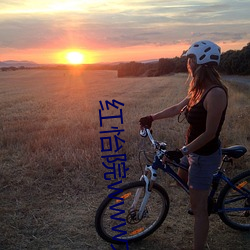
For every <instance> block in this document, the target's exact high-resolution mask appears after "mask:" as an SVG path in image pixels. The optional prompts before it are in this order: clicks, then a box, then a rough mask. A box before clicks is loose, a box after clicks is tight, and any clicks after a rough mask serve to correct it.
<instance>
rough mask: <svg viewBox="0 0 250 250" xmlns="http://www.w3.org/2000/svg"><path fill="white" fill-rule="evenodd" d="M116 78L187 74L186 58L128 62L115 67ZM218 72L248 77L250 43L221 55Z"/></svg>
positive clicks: (249, 70)
mask: <svg viewBox="0 0 250 250" xmlns="http://www.w3.org/2000/svg"><path fill="white" fill-rule="evenodd" d="M117 71H118V77H128V76H148V77H151V76H161V75H167V74H171V73H180V72H187V67H186V58H184V57H175V58H161V59H159V61H156V62H151V63H140V62H129V63H121V64H119V65H118V67H117ZM218 71H219V72H220V73H223V74H229V75H250V43H248V44H247V45H246V46H245V47H243V48H242V49H241V50H229V51H227V52H224V53H222V55H221V62H220V65H219V67H218Z"/></svg>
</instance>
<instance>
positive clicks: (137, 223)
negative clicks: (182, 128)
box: [95, 129, 250, 244]
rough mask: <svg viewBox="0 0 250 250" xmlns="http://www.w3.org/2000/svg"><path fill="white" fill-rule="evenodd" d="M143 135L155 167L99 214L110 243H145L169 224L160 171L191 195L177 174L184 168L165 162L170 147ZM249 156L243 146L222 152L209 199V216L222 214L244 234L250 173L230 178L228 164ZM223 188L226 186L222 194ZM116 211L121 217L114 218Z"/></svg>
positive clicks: (249, 218)
mask: <svg viewBox="0 0 250 250" xmlns="http://www.w3.org/2000/svg"><path fill="white" fill-rule="evenodd" d="M140 134H141V136H143V137H148V138H149V139H150V141H151V143H152V145H153V147H154V160H153V163H152V164H147V165H146V166H145V170H144V173H143V175H142V176H141V178H140V180H139V181H136V182H131V183H128V184H125V185H122V186H121V187H119V188H116V190H115V191H113V192H112V193H110V194H109V195H108V196H107V197H106V198H105V199H104V200H103V202H102V203H101V205H100V206H99V208H98V210H97V212H96V217H95V227H96V231H97V233H98V234H99V235H100V236H101V237H102V238H103V239H104V240H105V241H108V242H110V243H115V244H124V243H126V242H127V243H130V242H135V241H138V240H142V239H144V238H145V237H147V236H149V235H151V234H152V233H153V232H154V231H155V230H157V228H159V227H160V225H161V224H162V223H163V221H164V220H165V218H166V216H167V214H168V210H169V205H170V200H169V196H168V193H167V191H166V190H165V189H164V188H163V187H162V186H161V185H159V184H158V183H156V178H157V170H158V169H161V170H163V171H164V172H166V173H167V174H168V175H169V176H171V177H172V178H173V179H174V180H175V181H176V182H177V183H178V184H179V186H180V187H181V188H182V189H183V190H184V191H185V192H186V193H187V194H189V187H188V185H187V183H185V182H184V181H183V180H182V179H181V178H180V177H179V176H178V175H177V173H176V171H175V168H182V166H181V164H179V163H177V162H175V161H171V160H170V159H168V160H167V162H165V161H164V163H163V161H162V159H163V156H166V157H167V152H168V151H167V145H166V143H164V142H159V141H156V140H155V139H154V138H153V136H152V133H151V132H150V130H149V129H145V130H143V131H141V132H140ZM246 152H247V149H246V148H245V147H244V146H240V145H236V146H231V147H228V148H223V149H222V155H223V157H222V161H221V164H220V167H219V168H218V171H217V172H216V173H215V174H214V177H213V182H212V185H211V191H210V194H209V197H208V213H209V215H210V214H211V213H213V214H218V215H219V217H220V219H221V220H222V221H223V222H224V223H225V224H227V225H228V226H229V227H231V228H233V229H236V230H242V231H248V230H250V170H247V171H245V172H242V173H240V174H239V175H237V176H235V177H233V178H229V177H228V176H227V175H226V174H225V165H226V164H225V163H232V161H233V160H234V159H237V158H240V157H241V156H243V155H244V154H245V153H246ZM219 186H222V188H221V189H220V191H219V189H218V187H219ZM216 191H217V192H216ZM216 194H217V195H216ZM114 211H115V212H117V214H115V215H114ZM121 223H122V224H121Z"/></svg>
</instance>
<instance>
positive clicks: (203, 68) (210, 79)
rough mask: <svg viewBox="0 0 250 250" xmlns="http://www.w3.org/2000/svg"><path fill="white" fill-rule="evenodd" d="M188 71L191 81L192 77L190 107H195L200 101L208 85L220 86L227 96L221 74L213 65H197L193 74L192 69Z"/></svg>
mask: <svg viewBox="0 0 250 250" xmlns="http://www.w3.org/2000/svg"><path fill="white" fill-rule="evenodd" d="M188 70H189V74H190V76H189V79H190V77H191V80H190V83H189V89H188V96H189V97H190V101H189V106H190V107H191V106H193V105H195V104H196V103H197V102H198V101H199V100H200V98H201V96H202V94H203V91H204V89H205V85H206V83H212V84H213V85H218V86H220V87H222V88H223V89H224V90H225V92H226V94H227V88H226V86H225V85H224V84H223V82H222V80H221V77H220V74H219V73H218V71H217V70H216V69H215V67H214V66H213V65H208V64H206V65H197V64H196V67H195V69H194V72H191V69H190V68H189V69H188Z"/></svg>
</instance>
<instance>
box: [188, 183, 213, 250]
mask: <svg viewBox="0 0 250 250" xmlns="http://www.w3.org/2000/svg"><path fill="white" fill-rule="evenodd" d="M208 193H209V191H208V190H196V189H192V188H191V189H190V202H191V208H192V211H193V213H194V220H195V221H194V250H203V249H205V244H206V241H207V235H208V229H209V220H208V211H207V199H208Z"/></svg>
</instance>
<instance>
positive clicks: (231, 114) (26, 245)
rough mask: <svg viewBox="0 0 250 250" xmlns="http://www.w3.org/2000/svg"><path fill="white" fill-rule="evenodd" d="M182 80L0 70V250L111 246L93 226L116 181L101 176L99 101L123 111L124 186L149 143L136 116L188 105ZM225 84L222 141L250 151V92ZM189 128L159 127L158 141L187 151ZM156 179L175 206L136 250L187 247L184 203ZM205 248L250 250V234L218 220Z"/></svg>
mask: <svg viewBox="0 0 250 250" xmlns="http://www.w3.org/2000/svg"><path fill="white" fill-rule="evenodd" d="M185 81H186V75H185V74H177V75H171V76H165V77H157V78H120V79H119V78H117V73H116V72H115V71H84V72H80V71H78V70H77V69H72V70H68V71H63V70H58V71H56V70H54V71H53V70H51V71H50V70H47V71H45V70H29V71H28V70H23V71H21V70H20V71H15V72H0V100H1V101H0V249H3V250H9V249H59V250H63V249H74V250H76V249H84V250H85V249H86V250H87V249H94V250H106V249H111V247H110V245H109V244H108V243H106V242H104V241H103V240H102V239H101V238H100V237H99V236H98V235H97V234H96V232H95V228H94V217H95V212H96V209H97V207H98V206H99V204H100V202H101V201H102V199H103V198H104V197H105V195H106V194H107V192H108V189H107V185H108V184H110V182H108V181H105V180H104V178H103V173H104V172H105V171H104V169H103V166H102V161H101V155H102V152H101V143H100V134H99V131H101V130H102V128H100V122H99V109H100V108H101V107H100V104H99V101H103V102H104V101H105V100H109V101H111V100H113V99H115V100H117V101H119V102H121V103H124V104H125V105H124V107H122V110H123V118H124V124H123V125H122V126H121V127H122V128H123V129H124V130H125V132H123V136H122V139H124V140H125V144H124V152H126V154H127V163H126V166H127V167H129V171H128V174H127V178H126V179H123V182H130V181H134V180H138V178H139V177H140V175H141V170H140V167H139V164H138V152H139V150H140V149H142V148H143V147H144V146H145V145H146V144H147V143H148V141H147V139H143V138H140V136H139V135H138V130H139V126H138V120H139V118H140V117H141V116H144V115H148V114H150V113H153V112H156V111H159V110H161V109H163V108H164V107H166V106H169V105H172V104H175V103H176V102H177V101H180V100H181V99H182V98H184V97H185V94H186V91H187V84H185ZM226 85H227V87H228V88H229V95H230V101H229V108H228V113H227V117H226V121H225V124H224V127H223V132H222V135H221V140H222V144H223V146H224V147H226V146H231V145H234V144H242V145H245V146H246V147H247V148H248V149H249V148H250V134H249V112H250V100H249V96H250V87H249V86H247V85H239V84H236V83H231V82H230V83H229V82H226ZM104 123H105V128H110V127H111V126H112V125H113V124H112V123H110V122H109V121H104ZM113 126H114V125H113ZM186 128H187V124H186V123H185V122H182V123H178V122H177V119H176V118H172V119H169V120H165V121H157V122H155V123H154V124H153V130H154V135H155V137H156V138H158V139H159V140H164V141H167V143H168V145H169V148H172V149H174V148H176V147H181V146H182V145H183V142H184V134H185V130H186ZM248 162H249V152H247V154H246V155H245V156H244V157H243V158H242V159H240V160H238V161H237V163H236V166H235V165H234V166H230V165H229V166H228V169H227V173H228V174H229V175H230V176H233V175H234V174H237V173H239V172H240V171H242V170H244V169H249V163H248ZM159 182H160V183H161V184H162V185H163V186H164V187H165V188H166V189H167V190H168V193H169V196H170V199H171V204H170V212H169V215H168V216H167V219H166V220H165V222H164V223H163V225H162V226H161V228H160V229H159V230H158V231H157V232H156V233H154V234H153V235H151V236H150V237H148V238H147V239H145V240H143V241H142V242H139V243H136V244H131V246H130V249H135V250H137V249H138V250H146V249H153V248H154V249H159V250H163V249H170V250H172V249H176V250H177V249H178V250H179V249H191V246H192V237H193V229H192V227H193V218H192V216H189V215H188V214H187V210H188V208H189V202H188V197H187V196H186V195H185V194H184V193H183V191H182V190H180V189H179V188H178V187H176V186H174V185H172V184H173V183H171V180H170V179H169V177H167V176H165V175H163V174H162V175H160V178H159ZM208 244H209V246H210V249H212V250H217V249H223V250H224V249H227V250H228V249H234V250H237V249H249V245H250V237H249V233H242V232H238V231H235V230H233V229H231V228H229V227H227V226H226V225H224V224H223V223H222V222H221V221H220V220H219V217H218V216H217V215H212V216H211V217H210V232H209V237H208ZM117 249H125V248H124V247H117Z"/></svg>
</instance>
